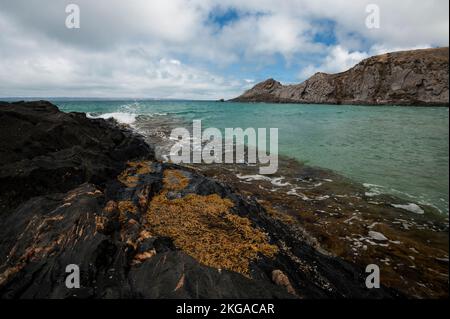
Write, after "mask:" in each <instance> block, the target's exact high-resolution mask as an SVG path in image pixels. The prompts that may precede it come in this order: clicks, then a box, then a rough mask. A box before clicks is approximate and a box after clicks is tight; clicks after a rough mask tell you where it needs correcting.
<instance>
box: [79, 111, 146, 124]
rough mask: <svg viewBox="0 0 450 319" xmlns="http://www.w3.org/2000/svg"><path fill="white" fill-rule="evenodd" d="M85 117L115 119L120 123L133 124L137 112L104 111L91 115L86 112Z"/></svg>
mask: <svg viewBox="0 0 450 319" xmlns="http://www.w3.org/2000/svg"><path fill="white" fill-rule="evenodd" d="M87 117H88V118H91V119H105V120H109V119H115V120H116V121H117V122H119V123H121V124H128V125H132V124H134V122H136V118H137V114H134V113H123V112H114V113H105V114H101V115H92V114H90V113H88V114H87Z"/></svg>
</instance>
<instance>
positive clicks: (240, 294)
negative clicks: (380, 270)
mask: <svg viewBox="0 0 450 319" xmlns="http://www.w3.org/2000/svg"><path fill="white" fill-rule="evenodd" d="M0 123H1V125H0V134H1V136H2V138H1V139H0V151H1V153H0V154H1V157H0V159H1V161H0V185H1V188H0V207H1V210H0V299H43V298H52V299H60V298H126V299H129V298H139V299H140V298H145V299H158V298H163V299H165V298H181V299H189V298H194V299H198V298H227V299H234V298H247V299H248V298H257V299H271V298H283V299H284V298H286V299H288V298H376V299H379V298H395V297H401V296H402V294H401V293H399V292H397V291H396V290H393V289H391V288H388V287H382V288H381V289H374V290H368V289H367V287H366V286H365V277H366V273H365V269H364V268H363V267H362V266H358V265H356V264H352V263H349V262H346V261H344V260H342V259H340V258H338V257H334V256H332V255H329V254H325V253H324V252H320V251H319V250H318V249H316V248H314V247H313V246H311V245H310V244H309V243H308V241H307V240H305V239H304V238H303V237H302V236H301V232H298V231H296V230H295V228H292V226H289V225H288V224H285V223H282V222H281V221H280V220H278V219H277V218H276V217H274V215H273V213H272V214H271V213H270V212H269V211H267V210H266V209H265V208H264V207H263V206H261V205H260V204H259V203H258V202H257V201H256V200H254V199H252V198H251V197H249V196H247V195H242V194H240V193H239V192H238V191H236V190H233V189H232V188H231V187H229V186H227V185H224V184H222V183H220V182H218V181H216V180H214V179H211V178H207V177H205V176H203V175H202V174H200V173H199V172H198V171H197V170H195V169H192V168H187V167H183V166H176V165H173V164H170V163H161V162H158V161H156V160H155V158H154V154H153V151H152V148H151V147H150V146H148V145H147V144H146V143H144V142H143V140H142V139H141V138H140V137H139V136H135V135H133V134H132V133H131V132H129V131H127V130H126V129H125V128H123V127H119V126H117V125H116V124H115V123H114V122H111V121H106V120H103V119H97V120H91V119H88V118H86V115H85V114H82V113H63V112H60V111H59V110H58V108H57V107H56V106H54V105H52V104H51V103H49V102H44V101H40V102H30V103H25V102H18V103H11V104H10V103H2V102H0ZM69 265H77V266H78V267H79V271H80V272H79V273H80V287H79V289H70V287H67V286H66V280H67V276H68V273H67V272H66V271H67V266H69Z"/></svg>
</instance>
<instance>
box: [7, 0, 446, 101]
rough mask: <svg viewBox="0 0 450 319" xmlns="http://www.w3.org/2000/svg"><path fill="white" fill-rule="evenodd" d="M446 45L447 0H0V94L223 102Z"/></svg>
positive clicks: (9, 95)
mask: <svg viewBox="0 0 450 319" xmlns="http://www.w3.org/2000/svg"><path fill="white" fill-rule="evenodd" d="M69 4H77V5H78V7H79V8H80V28H78V29H77V28H73V29H69V28H67V27H66V19H67V16H68V13H66V6H67V5H69ZM369 4H376V5H377V6H378V8H379V9H380V26H379V28H368V27H367V26H366V19H367V17H368V15H369V13H367V12H366V7H367V5H369ZM448 42H449V1H448V0H426V1H423V0H397V1H392V0H277V1H275V0H271V1H269V0H127V1H124V0H95V1H93V0H70V1H66V0H58V1H54V0H0V97H87V98H89V97H91V98H92V97H98V98H136V99H140V98H161V99H200V100H215V99H221V98H224V99H228V98H232V97H236V96H238V95H240V94H241V93H243V91H245V90H247V89H249V88H251V87H252V86H253V85H255V84H256V83H258V82H260V81H263V80H265V79H267V78H275V79H276V80H278V81H281V82H282V83H284V84H290V83H300V82H302V81H304V80H306V79H307V78H308V77H309V76H311V75H313V74H314V73H315V72H319V71H320V72H327V73H335V72H341V71H345V70H347V69H348V68H350V67H352V66H353V65H355V64H356V63H358V62H360V61H361V60H362V59H364V58H367V57H369V56H371V55H376V54H381V53H385V52H393V51H399V50H408V49H418V48H427V47H440V46H448Z"/></svg>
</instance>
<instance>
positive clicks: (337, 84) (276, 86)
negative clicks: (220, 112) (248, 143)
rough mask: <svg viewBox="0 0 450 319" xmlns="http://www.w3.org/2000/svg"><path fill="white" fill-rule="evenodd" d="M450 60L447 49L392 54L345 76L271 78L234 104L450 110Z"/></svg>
mask: <svg viewBox="0 0 450 319" xmlns="http://www.w3.org/2000/svg"><path fill="white" fill-rule="evenodd" d="M448 59H449V49H448V47H447V48H438V49H424V50H414V51H403V52H394V53H387V54H383V55H379V56H374V57H371V58H368V59H366V60H364V61H362V62H360V63H359V64H357V65H356V66H355V67H353V68H351V69H350V70H348V71H346V72H342V73H338V74H326V73H316V74H315V75H314V76H312V77H311V78H309V79H308V80H306V81H305V82H303V83H301V84H296V85H282V84H281V83H280V82H278V81H275V80H274V79H269V80H266V81H264V82H262V83H259V84H257V85H256V86H255V87H253V88H252V89H250V90H248V91H247V92H245V93H244V94H242V95H241V96H239V97H237V98H235V99H233V100H231V101H233V102H266V103H303V104H347V105H348V104H358V105H419V106H420V105H423V106H426V105H430V106H448V105H449V89H448V80H449V73H448V72H449V71H448V67H449V65H448Z"/></svg>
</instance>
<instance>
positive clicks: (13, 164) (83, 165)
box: [0, 101, 152, 214]
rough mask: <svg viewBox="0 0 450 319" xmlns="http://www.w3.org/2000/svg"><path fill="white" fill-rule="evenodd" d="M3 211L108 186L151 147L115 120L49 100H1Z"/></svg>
mask: <svg viewBox="0 0 450 319" xmlns="http://www.w3.org/2000/svg"><path fill="white" fill-rule="evenodd" d="M0 132H1V138H0V194H1V195H0V209H1V210H2V211H1V213H0V214H3V213H5V212H8V211H9V210H10V209H11V208H14V207H15V206H17V205H18V204H19V203H21V202H22V201H24V200H26V199H28V198H31V197H33V196H38V195H43V194H48V193H52V192H64V191H69V190H70V189H72V188H74V187H76V186H78V185H80V184H82V183H86V182H90V183H95V184H99V185H101V184H103V183H105V182H106V181H108V180H109V179H110V178H111V177H113V176H116V175H117V174H118V173H120V171H121V170H122V169H123V167H124V163H125V162H126V160H127V159H129V158H133V157H150V158H151V157H152V150H151V149H150V148H149V147H148V146H147V145H146V144H145V143H144V142H143V141H141V140H140V139H138V138H135V137H133V136H132V134H131V133H130V132H129V131H126V130H120V129H118V128H117V127H116V126H115V125H114V124H113V123H112V122H108V121H105V120H102V119H98V120H91V119H88V118H86V115H85V114H82V113H62V112H60V111H59V110H58V108H57V107H56V106H54V105H52V104H51V103H49V102H44V101H40V102H30V103H27V102H18V103H11V104H10V103H3V102H0Z"/></svg>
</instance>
